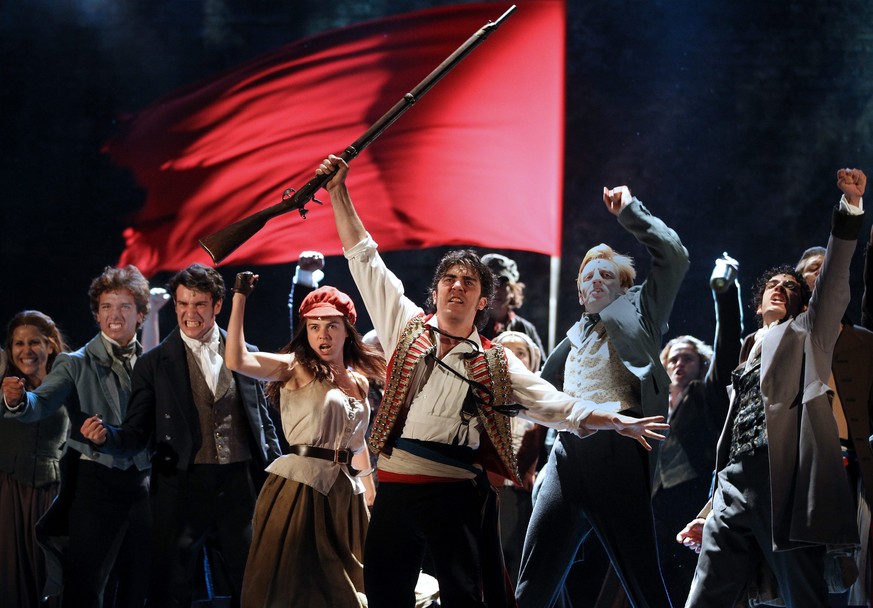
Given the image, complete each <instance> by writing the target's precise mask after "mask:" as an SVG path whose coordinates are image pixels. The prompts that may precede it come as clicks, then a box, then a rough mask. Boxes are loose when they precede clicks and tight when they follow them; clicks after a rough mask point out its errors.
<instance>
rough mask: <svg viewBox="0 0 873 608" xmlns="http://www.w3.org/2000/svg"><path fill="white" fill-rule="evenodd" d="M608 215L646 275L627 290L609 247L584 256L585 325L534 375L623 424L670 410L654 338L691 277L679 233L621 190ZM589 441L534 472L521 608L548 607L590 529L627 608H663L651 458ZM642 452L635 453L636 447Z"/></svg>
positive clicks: (626, 267)
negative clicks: (634, 244)
mask: <svg viewBox="0 0 873 608" xmlns="http://www.w3.org/2000/svg"><path fill="white" fill-rule="evenodd" d="M603 202H604V205H605V206H606V209H607V211H608V212H609V213H610V214H612V215H613V216H615V217H616V218H617V219H618V222H619V224H620V225H621V226H623V227H624V228H625V229H626V230H627V231H628V232H629V233H630V234H631V235H633V236H634V237H635V238H636V239H637V240H638V241H639V242H640V243H642V244H643V245H644V246H645V247H646V248H647V250H648V252H649V254H650V255H651V257H652V266H651V270H650V272H649V276H648V277H647V278H646V280H645V281H643V282H642V283H641V284H640V285H634V279H635V277H636V271H635V269H634V267H633V261H632V260H631V259H630V258H629V257H628V256H624V255H620V254H618V253H616V252H615V250H613V249H612V248H611V247H609V246H608V245H603V244H601V245H597V246H596V247H593V248H591V249H590V250H589V251H588V253H587V254H586V255H585V257H584V259H583V260H582V264H581V265H580V267H579V274H578V278H577V282H576V284H577V287H578V290H579V303H580V304H581V305H582V307H583V315H582V319H581V320H580V321H579V322H577V323H576V324H575V325H574V326H573V327H572V328H571V329H570V330H569V331H568V332H567V338H566V339H564V340H563V341H562V342H561V343H560V344H559V345H558V346H557V347H556V348H555V350H554V351H553V352H552V354H551V355H550V356H549V358H548V360H547V361H546V364H545V366H544V368H543V377H544V378H545V379H547V380H549V381H550V382H552V383H553V384H554V385H555V386H556V387H558V388H560V389H562V390H563V391H564V392H565V393H567V394H569V395H572V396H574V397H580V398H585V399H591V400H593V401H617V402H619V404H620V405H619V409H620V411H621V412H622V413H623V414H626V415H628V416H637V417H645V416H663V415H665V414H666V413H667V394H668V387H669V385H670V378H669V377H668V376H667V373H666V372H665V371H664V367H663V366H662V365H661V362H660V360H659V357H658V355H659V351H660V348H661V337H662V336H663V335H664V332H666V330H667V320H668V319H669V317H670V312H671V310H672V308H673V301H674V299H675V298H676V293H677V292H678V290H679V286H680V284H681V283H682V279H683V278H684V276H685V272H686V271H687V269H688V252H687V251H686V250H685V247H684V246H683V245H682V242H681V241H680V240H679V237H678V235H677V234H676V232H674V231H673V230H672V229H671V228H669V227H668V226H667V225H666V224H664V222H663V221H661V220H660V219H658V218H656V217H654V216H653V215H652V214H651V213H650V212H649V211H648V209H646V208H645V207H644V206H643V204H642V203H641V202H640V201H639V200H638V199H637V198H636V197H633V196H632V195H631V193H630V190H629V189H628V188H627V187H626V186H619V187H617V188H613V189H612V190H610V189H607V188H604V189H603ZM641 447H642V446H638V445H634V444H632V443H630V442H620V441H614V435H613V434H611V433H598V434H597V435H595V436H593V437H591V438H587V439H585V440H584V441H583V440H580V439H579V437H576V436H574V435H571V434H569V433H559V434H558V440H557V441H556V442H555V447H554V448H553V449H552V453H551V455H550V456H549V461H548V463H547V464H546V466H545V468H544V469H543V470H542V471H541V473H540V475H542V476H543V478H544V481H543V484H542V487H541V488H540V491H539V494H538V497H537V501H536V504H535V506H534V512H533V515H532V517H531V523H530V526H529V527H528V533H527V538H526V539H525V544H524V552H523V554H522V565H521V574H520V577H519V583H518V592H517V597H518V600H519V606H521V608H543V607H548V606H552V605H553V604H554V603H555V602H556V601H557V598H558V595H559V592H560V590H561V589H562V588H563V586H564V582H565V581H566V579H567V576H568V574H569V571H570V568H571V566H572V564H573V561H574V559H575V556H576V553H577V551H578V550H579V547H580V546H581V545H582V543H583V542H584V541H585V539H586V537H588V536H589V535H590V533H591V532H592V531H594V532H595V533H596V534H597V537H598V538H599V539H600V540H601V542H602V543H603V546H604V548H605V549H606V552H607V554H608V555H609V559H610V562H611V563H612V565H613V567H614V569H615V571H616V573H617V574H618V577H619V580H620V581H621V584H622V586H623V587H624V590H625V592H626V593H627V595H628V597H629V598H630V600H631V602H632V604H633V605H635V606H658V607H668V606H670V600H669V598H668V596H667V590H666V589H665V587H664V582H663V580H662V578H661V571H660V568H659V566H658V552H657V548H656V542H655V529H654V524H653V522H652V506H651V501H650V496H651V487H652V486H651V470H652V465H653V464H654V463H653V462H650V459H649V454H648V452H647V451H646V450H644V449H641ZM638 448H640V449H638Z"/></svg>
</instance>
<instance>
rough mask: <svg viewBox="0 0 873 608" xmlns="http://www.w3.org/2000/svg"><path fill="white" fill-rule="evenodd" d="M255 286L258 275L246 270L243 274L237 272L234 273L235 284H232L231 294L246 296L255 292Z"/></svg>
mask: <svg viewBox="0 0 873 608" xmlns="http://www.w3.org/2000/svg"><path fill="white" fill-rule="evenodd" d="M257 284H258V275H256V274H254V273H252V272H249V271H248V270H246V271H245V272H238V273H236V282H235V283H234V284H233V292H234V293H241V294H242V295H244V296H248V295H249V294H250V293H252V292H253V291H254V290H255V285H257Z"/></svg>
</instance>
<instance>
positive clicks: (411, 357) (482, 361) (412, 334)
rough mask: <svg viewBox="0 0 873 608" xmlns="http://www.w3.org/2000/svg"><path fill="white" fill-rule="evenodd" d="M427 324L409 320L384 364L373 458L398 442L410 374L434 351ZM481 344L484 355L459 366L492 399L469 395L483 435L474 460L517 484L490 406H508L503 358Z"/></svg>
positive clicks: (505, 424) (501, 423)
mask: <svg viewBox="0 0 873 608" xmlns="http://www.w3.org/2000/svg"><path fill="white" fill-rule="evenodd" d="M429 318H430V317H425V316H424V315H423V314H420V315H417V316H415V317H413V318H412V319H410V320H409V323H407V324H406V327H405V328H404V329H403V332H402V333H401V334H400V340H399V341H398V343H397V347H396V348H395V349H394V354H393V355H392V356H391V361H389V362H388V371H387V381H386V385H385V393H384V395H383V397H382V403H381V405H380V406H379V410H378V411H377V412H376V419H375V420H374V422H373V428H372V430H371V432H370V442H369V447H370V451H371V452H373V453H374V454H379V453H380V452H382V451H384V452H385V453H386V455H390V454H391V449H392V444H393V440H394V439H396V438H397V437H399V436H400V432H401V431H402V429H403V424H404V422H405V420H406V413H407V411H408V410H409V404H408V403H407V396H408V395H409V388H410V383H411V381H412V372H413V370H414V369H415V366H416V365H417V364H418V362H419V361H420V360H421V359H422V358H424V356H425V355H426V354H427V353H428V352H429V351H430V350H431V349H433V348H434V339H433V335H432V332H430V331H429V330H428V328H427V325H426V321H427V320H428V319H429ZM481 340H482V347H483V348H484V349H485V352H484V353H483V352H480V353H479V354H478V355H477V356H476V357H474V358H471V359H466V360H465V361H464V365H465V367H466V368H467V377H468V378H469V379H471V380H475V381H476V382H479V383H481V384H483V385H485V386H486V387H487V388H488V390H490V391H491V392H492V393H493V395H494V399H493V400H492V401H491V403H485V402H486V401H487V398H485V395H483V394H481V391H479V390H477V389H475V388H474V389H472V390H473V392H474V393H476V396H477V397H479V398H480V399H478V400H477V405H478V408H477V409H478V414H477V419H478V420H479V423H480V424H481V426H482V428H484V429H485V432H484V433H480V445H479V449H478V450H477V456H476V460H477V462H479V463H480V464H482V466H483V467H484V468H485V469H486V470H488V471H491V472H493V473H497V474H498V475H501V476H503V477H506V478H507V479H511V480H512V481H514V482H516V483H519V484H520V480H519V475H518V465H517V459H516V455H515V454H514V453H513V451H512V434H511V430H510V425H509V417H507V416H505V415H503V414H500V413H498V412H496V411H494V407H495V406H502V405H508V404H511V403H512V383H511V381H510V378H509V370H508V368H507V360H506V353H505V352H504V351H503V347H502V346H500V345H493V346H492V344H491V342H490V341H488V340H487V339H485V338H482V339H481ZM458 406H459V407H460V404H458ZM398 422H399V423H400V424H398Z"/></svg>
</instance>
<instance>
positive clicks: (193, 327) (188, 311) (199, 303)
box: [176, 285, 223, 341]
mask: <svg viewBox="0 0 873 608" xmlns="http://www.w3.org/2000/svg"><path fill="white" fill-rule="evenodd" d="M222 302H223V300H219V301H218V302H213V301H212V294H211V293H208V292H205V291H197V290H193V289H188V288H187V287H185V286H184V285H179V286H178V287H177V288H176V321H177V322H178V323H179V329H180V330H181V331H182V333H183V334H185V335H186V336H188V337H189V338H192V339H194V340H200V341H202V340H203V338H205V337H206V336H207V335H208V334H209V332H211V331H212V328H213V327H215V317H216V316H217V315H218V313H220V312H221V304H222Z"/></svg>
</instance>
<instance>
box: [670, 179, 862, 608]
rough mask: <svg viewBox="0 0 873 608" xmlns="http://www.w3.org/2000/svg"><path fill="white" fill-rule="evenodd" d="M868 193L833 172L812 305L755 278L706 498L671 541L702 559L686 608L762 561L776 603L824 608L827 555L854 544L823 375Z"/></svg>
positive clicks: (737, 593) (739, 585) (781, 279)
mask: <svg viewBox="0 0 873 608" xmlns="http://www.w3.org/2000/svg"><path fill="white" fill-rule="evenodd" d="M865 185H866V177H865V176H864V174H863V172H861V171H860V170H858V169H840V170H839V171H838V172H837V186H838V188H839V189H840V190H841V191H842V192H843V196H842V198H841V200H840V203H839V206H838V207H837V209H835V210H834V212H833V222H832V228H831V237H830V240H829V242H828V246H827V250H826V254H825V256H824V260H823V262H822V265H821V271H820V273H819V275H818V278H817V280H816V284H815V285H816V287H815V290H813V292H812V296H811V297H810V290H809V286H808V284H807V282H806V280H805V279H804V278H803V277H802V276H801V275H800V274H799V273H798V272H796V271H795V269H794V268H793V267H791V266H787V265H786V266H779V267H776V268H773V269H771V270H768V271H766V272H765V273H764V274H763V275H762V276H761V279H759V281H758V284H757V286H756V289H755V304H756V307H755V308H756V312H757V314H758V316H759V319H760V325H761V328H760V329H759V330H758V331H757V332H756V333H755V334H753V335H752V336H749V337H748V338H747V339H746V343H745V344H744V347H743V351H742V353H741V355H740V361H741V365H740V367H739V368H738V369H737V370H736V371H735V372H734V374H733V386H732V389H733V390H732V395H731V403H730V408H729V410H728V415H727V419H726V421H725V426H724V429H723V430H722V434H721V438H720V439H719V442H718V448H717V455H716V471H717V475H716V482H715V489H714V492H713V495H712V499H711V501H710V505H707V508H706V509H704V511H703V512H702V513H701V514H700V516H699V517H698V519H696V520H694V521H693V522H691V523H689V524H688V526H686V528H685V529H684V530H683V531H682V532H680V534H679V536H678V538H677V540H679V541H680V542H683V543H684V544H686V545H687V546H689V547H692V548H696V549H699V551H700V557H699V558H698V562H697V569H696V571H695V574H694V582H693V583H692V586H691V592H690V594H689V597H688V601H687V602H686V606H690V607H710V606H711V607H713V608H715V607H718V608H721V607H723V606H733V605H734V603H735V602H736V601H737V600H738V599H739V598H740V597H741V594H742V593H743V592H744V590H745V587H746V585H747V584H748V583H749V581H751V580H754V578H755V576H756V574H757V572H758V570H759V569H760V568H761V566H762V564H766V565H767V566H768V567H769V568H770V569H771V570H772V572H773V574H774V575H775V578H776V582H777V585H778V591H779V595H780V597H781V598H782V600H783V602H784V605H786V606H803V607H805V606H826V605H828V587H827V583H826V581H825V576H824V567H825V553H826V550H827V549H833V548H836V547H848V548H851V547H854V546H857V545H858V542H859V538H858V528H857V524H856V521H855V507H854V502H853V500H852V496H851V492H850V490H849V485H848V484H847V483H846V473H845V470H844V467H843V459H842V454H841V448H840V440H839V432H838V428H837V423H836V421H835V419H834V410H833V405H832V394H833V391H832V389H830V388H829V387H828V379H829V377H830V375H831V360H832V356H833V351H834V344H835V343H836V341H837V337H838V335H839V329H840V323H841V319H842V317H843V315H844V314H845V311H846V307H847V306H848V303H849V300H850V292H849V264H850V262H851V259H852V254H853V252H854V250H855V246H856V244H857V238H858V233H859V232H860V229H861V225H862V223H863V219H864V217H863V210H862V201H861V196H862V195H863V193H864V188H865Z"/></svg>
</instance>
